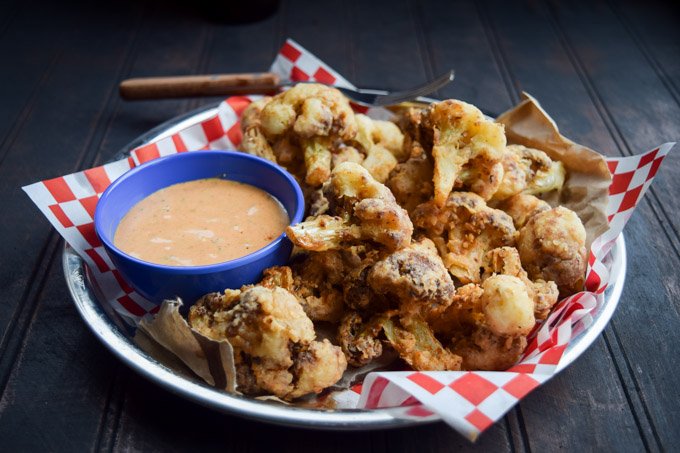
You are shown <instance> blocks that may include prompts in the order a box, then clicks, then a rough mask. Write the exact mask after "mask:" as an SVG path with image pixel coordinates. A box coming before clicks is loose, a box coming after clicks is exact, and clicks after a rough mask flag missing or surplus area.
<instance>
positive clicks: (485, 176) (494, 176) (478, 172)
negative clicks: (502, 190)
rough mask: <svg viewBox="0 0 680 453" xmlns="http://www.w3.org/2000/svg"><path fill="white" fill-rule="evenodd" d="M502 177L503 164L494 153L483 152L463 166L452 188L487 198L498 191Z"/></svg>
mask: <svg viewBox="0 0 680 453" xmlns="http://www.w3.org/2000/svg"><path fill="white" fill-rule="evenodd" d="M503 179H504V169H503V164H502V163H501V162H499V161H498V160H497V159H496V158H495V156H494V155H491V154H488V153H484V154H480V155H479V156H478V157H475V158H474V159H471V160H470V161H468V163H467V164H465V165H464V166H463V168H462V169H461V171H460V173H459V174H458V177H457V178H456V183H455V184H454V188H455V189H463V190H467V191H470V192H474V193H476V194H477V195H479V196H480V197H482V198H484V199H485V200H488V199H490V198H491V197H492V196H493V195H494V194H495V193H496V192H497V191H498V189H499V187H500V184H501V181H503Z"/></svg>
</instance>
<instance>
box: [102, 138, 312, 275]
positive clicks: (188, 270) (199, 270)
mask: <svg viewBox="0 0 680 453" xmlns="http://www.w3.org/2000/svg"><path fill="white" fill-rule="evenodd" d="M225 154H227V155H229V156H232V157H236V158H241V159H245V160H251V161H253V162H256V163H257V164H258V165H264V166H268V167H270V168H271V169H273V170H274V171H276V172H277V173H279V174H280V175H282V176H283V177H284V179H285V180H286V181H287V182H288V183H289V185H290V187H291V188H292V189H293V191H294V192H295V200H296V201H297V207H296V209H295V212H294V213H293V216H292V218H290V223H289V224H290V225H295V224H296V223H299V222H301V221H302V217H303V215H304V211H305V198H304V195H303V194H302V189H301V188H300V185H299V184H298V182H297V181H296V180H295V178H294V177H293V176H292V175H291V174H290V173H288V171H286V170H285V169H284V168H283V167H281V166H279V165H277V164H274V163H273V162H271V161H269V160H267V159H263V158H261V157H257V156H253V155H251V154H246V153H243V152H240V151H236V150H207V151H189V152H184V153H177V154H171V155H168V156H162V157H159V158H157V159H154V160H151V161H149V162H145V163H143V164H142V165H139V166H137V167H135V168H132V169H130V170H128V171H127V172H125V173H123V174H122V175H121V176H119V177H118V178H117V179H116V180H115V181H113V182H112V183H111V184H110V185H109V186H108V187H107V188H106V190H105V191H104V193H102V195H101V197H100V198H99V200H98V201H97V207H96V209H95V213H94V230H95V233H96V234H97V237H98V238H99V240H100V241H101V242H102V244H103V245H104V246H105V247H106V249H107V250H109V251H112V252H113V253H115V254H116V255H119V256H120V257H121V258H124V259H126V260H129V261H132V262H134V263H136V264H137V265H141V266H146V267H149V268H152V269H154V270H156V271H163V272H166V273H170V274H190V275H194V274H208V273H214V272H221V271H226V270H231V269H236V268H239V267H241V266H244V265H247V264H250V263H252V262H254V261H257V260H259V259H260V258H262V257H264V256H266V255H268V254H269V253H271V252H273V250H274V249H275V248H277V247H278V245H279V244H280V243H281V241H283V240H284V239H285V238H286V233H285V232H284V233H281V235H280V236H279V237H278V238H276V239H274V240H273V241H272V242H270V243H269V244H267V245H265V246H264V247H262V248H261V249H258V250H255V251H254V252H252V253H249V254H248V255H245V256H242V257H240V258H235V259H233V260H229V261H224V262H221V263H215V264H207V265H203V266H167V265H164V264H157V263H151V262H149V261H144V260H140V259H139V258H135V257H134V256H132V255H129V254H127V253H125V252H123V251H122V250H121V249H119V248H118V247H116V246H115V245H113V240H109V238H108V237H107V235H105V234H103V233H102V231H100V228H99V225H100V218H101V215H102V214H101V212H102V211H101V209H100V206H102V205H104V204H105V203H102V201H104V202H105V201H106V198H108V196H109V194H110V193H111V192H112V191H114V190H116V188H117V187H119V186H120V185H121V184H124V183H125V181H126V180H127V179H128V178H130V177H132V176H134V175H136V174H137V173H140V172H143V171H146V169H147V168H150V167H153V166H156V165H162V164H164V163H165V162H167V161H168V160H174V159H186V158H188V156H194V157H198V156H204V155H214V156H217V155H225ZM166 187H167V186H166ZM159 190H160V189H159ZM270 195H271V196H273V197H274V198H276V199H277V200H278V197H276V196H275V195H274V194H271V193H270Z"/></svg>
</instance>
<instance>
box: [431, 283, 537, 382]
mask: <svg viewBox="0 0 680 453" xmlns="http://www.w3.org/2000/svg"><path fill="white" fill-rule="evenodd" d="M533 312H534V303H533V301H532V299H531V297H530V295H529V293H528V291H527V287H526V285H525V284H524V282H523V281H522V280H521V279H519V278H517V277H514V276H510V275H494V276H491V277H489V278H487V279H486V280H485V281H484V282H483V283H482V284H474V283H470V284H468V285H465V286H462V287H460V288H458V289H457V291H456V294H455V296H454V299H453V303H452V304H451V305H450V306H449V307H448V308H447V309H446V310H445V312H444V313H443V314H442V315H440V316H438V317H437V318H436V319H433V320H431V324H432V326H433V329H434V331H435V332H437V335H438V336H439V337H440V338H442V339H446V338H450V339H451V345H450V347H449V349H450V350H451V352H452V353H454V354H457V355H459V356H461V358H462V368H463V369H465V370H497V371H501V370H505V369H507V368H509V367H510V366H512V365H513V364H514V363H516V362H517V360H518V359H519V357H520V356H521V354H522V351H524V348H525V347H526V344H527V341H526V335H527V334H528V333H529V332H530V331H531V329H532V328H533V327H534V325H535V319H534V314H533Z"/></svg>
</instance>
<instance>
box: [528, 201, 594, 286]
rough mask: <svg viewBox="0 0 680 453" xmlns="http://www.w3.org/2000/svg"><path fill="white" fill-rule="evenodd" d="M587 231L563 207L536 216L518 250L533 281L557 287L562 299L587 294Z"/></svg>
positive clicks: (530, 221)
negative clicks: (545, 282)
mask: <svg viewBox="0 0 680 453" xmlns="http://www.w3.org/2000/svg"><path fill="white" fill-rule="evenodd" d="M585 245H586V230H585V228H584V227H583V223H581V220H580V219H579V218H578V216H577V215H576V213H574V211H571V210H569V209H567V208H564V207H562V206H560V207H557V208H552V209H550V210H548V211H544V212H541V213H538V214H536V215H535V216H533V217H532V218H531V219H529V221H528V222H527V224H526V225H524V227H522V229H521V230H520V231H519V239H518V241H517V249H518V250H519V255H520V258H521V259H522V265H523V267H524V268H525V269H526V270H527V272H528V273H529V277H530V278H532V279H539V278H540V279H543V280H546V281H549V280H552V281H554V282H555V283H557V287H558V288H559V290H560V296H562V297H565V296H568V295H570V294H573V293H575V292H578V291H581V290H583V284H584V281H585V272H586V264H587V262H586V257H587V255H586V246H585Z"/></svg>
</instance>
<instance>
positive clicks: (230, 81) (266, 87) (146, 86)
mask: <svg viewBox="0 0 680 453" xmlns="http://www.w3.org/2000/svg"><path fill="white" fill-rule="evenodd" d="M453 78H454V72H453V70H450V71H447V72H445V73H444V74H442V75H440V76H438V77H435V78H434V79H432V80H429V81H427V82H426V83H424V84H422V85H418V86H415V87H413V88H410V89H407V90H401V91H394V92H391V93H390V92H388V91H384V90H374V89H367V88H363V89H351V88H344V87H337V86H336V87H335V88H337V89H338V90H340V91H341V92H342V93H344V94H345V96H347V97H348V98H349V99H350V100H352V101H353V102H355V103H356V104H359V105H363V106H366V107H383V106H388V105H395V104H399V103H401V102H406V101H411V100H418V98H419V97H421V96H425V95H426V94H430V93H432V92H433V91H436V90H437V89H439V88H441V87H443V86H444V85H446V84H448V83H449V82H451V81H452V80H453ZM296 83H298V82H293V81H290V80H284V81H282V80H281V79H280V78H279V76H278V75H277V74H274V73H271V72H265V73H251V74H215V75H198V76H178V77H143V78H135V79H127V80H124V81H123V82H121V84H120V95H121V97H122V98H123V99H128V100H139V99H166V98H182V97H194V96H222V95H233V94H272V93H274V92H276V90H277V89H278V88H282V87H288V86H292V85H295V84H296ZM304 83H308V82H304Z"/></svg>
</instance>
